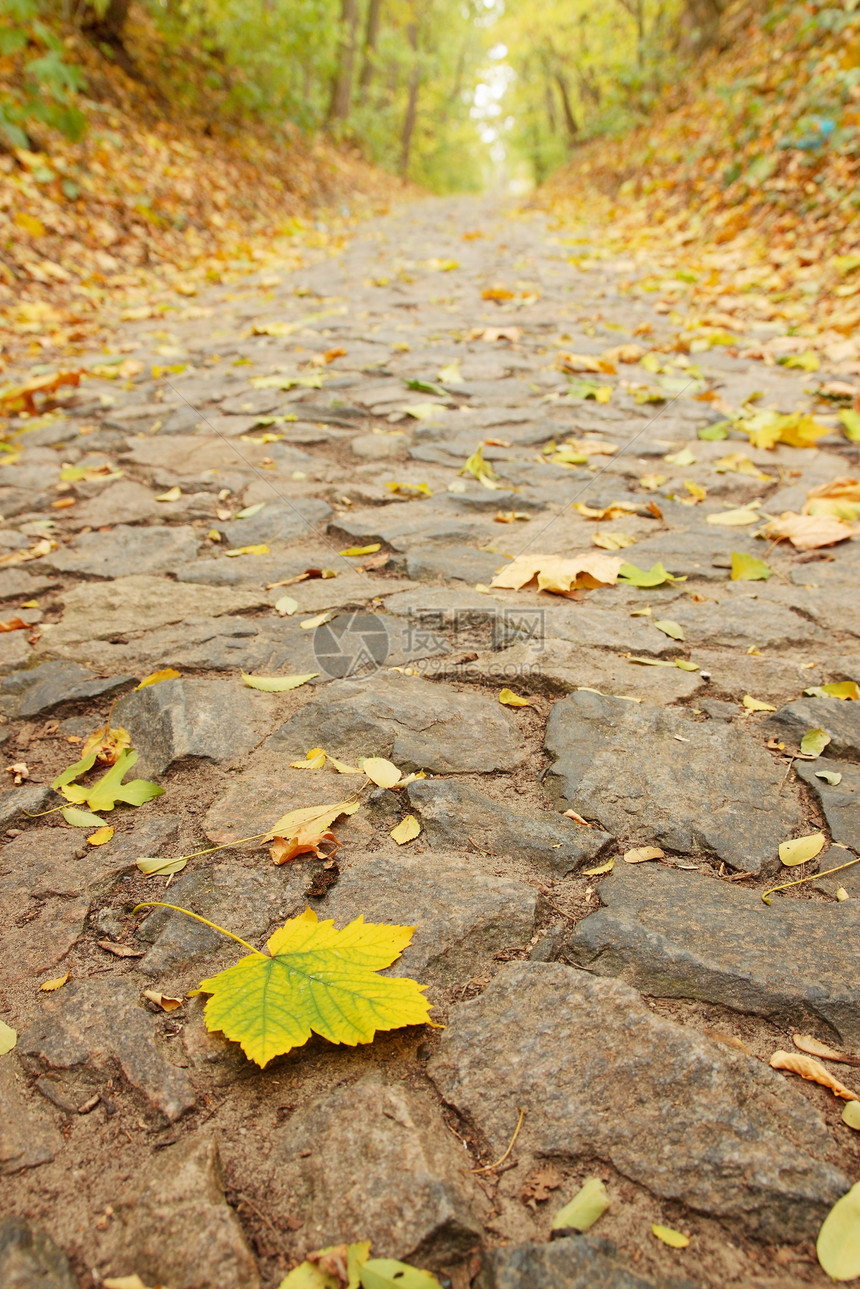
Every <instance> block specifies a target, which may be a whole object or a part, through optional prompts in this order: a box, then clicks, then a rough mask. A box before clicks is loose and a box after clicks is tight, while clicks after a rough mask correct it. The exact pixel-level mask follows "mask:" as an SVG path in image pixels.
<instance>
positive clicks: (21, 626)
mask: <svg viewBox="0 0 860 1289" xmlns="http://www.w3.org/2000/svg"><path fill="white" fill-rule="evenodd" d="M32 626H33V623H32V622H25V621H24V619H23V618H7V619H6V621H5V622H0V632H2V631H27V630H29V629H30V628H31V627H32Z"/></svg>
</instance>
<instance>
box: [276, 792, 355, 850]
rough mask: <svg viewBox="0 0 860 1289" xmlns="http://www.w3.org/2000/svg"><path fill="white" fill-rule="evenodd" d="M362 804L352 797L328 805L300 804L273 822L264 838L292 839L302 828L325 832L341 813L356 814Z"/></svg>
mask: <svg viewBox="0 0 860 1289" xmlns="http://www.w3.org/2000/svg"><path fill="white" fill-rule="evenodd" d="M360 805H361V802H360V801H359V800H357V799H356V798H355V797H350V798H349V799H348V800H347V801H335V802H334V803H333V804H331V805H327V806H300V807H299V809H298V810H288V811H287V813H286V814H285V815H281V817H280V819H279V820H278V821H277V823H275V824H272V827H271V828H270V829H269V831H268V832H267V833H266V836H265V837H264V838H263V840H264V841H271V840H272V838H273V837H282V838H283V839H284V841H290V840H291V839H292V838H293V837H295V836H296V835H297V834H298V833H299V832H300V831H302V830H308V831H315V832H325V830H326V828H330V827H331V826H332V824H333V823H334V821H335V819H337V818H338V816H339V815H354V814H355V812H356V810H358V808H359V806H360Z"/></svg>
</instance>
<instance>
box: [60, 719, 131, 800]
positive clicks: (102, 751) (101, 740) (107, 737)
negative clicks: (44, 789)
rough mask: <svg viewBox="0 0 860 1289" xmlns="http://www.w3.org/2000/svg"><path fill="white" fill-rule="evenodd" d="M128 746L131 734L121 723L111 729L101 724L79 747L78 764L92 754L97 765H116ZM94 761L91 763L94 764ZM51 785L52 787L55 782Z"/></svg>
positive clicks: (129, 745)
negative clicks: (79, 757) (79, 759)
mask: <svg viewBox="0 0 860 1289" xmlns="http://www.w3.org/2000/svg"><path fill="white" fill-rule="evenodd" d="M130 747H131V735H130V734H129V732H128V730H127V729H124V728H123V726H122V725H118V726H117V727H116V729H112V728H111V727H110V725H103V726H102V728H101V729H100V730H94V731H93V733H92V734H88V735H87V737H86V739H85V740H84V742H83V745H82V747H81V761H80V762H79V764H82V763H83V761H84V760H85V759H86V758H87V757H89V756H90V755H91V754H92V755H94V757H95V761H97V762H98V763H99V765H116V762H117V758H118V757H119V756H120V755H121V754H122V753H123V752H125V750H126V749H127V748H130ZM95 761H94V762H93V763H92V764H95ZM87 768H90V767H87ZM81 773H83V771H81ZM76 777H77V775H72V778H76ZM66 782H68V780H66ZM51 786H52V787H54V786H55V784H52V785H51Z"/></svg>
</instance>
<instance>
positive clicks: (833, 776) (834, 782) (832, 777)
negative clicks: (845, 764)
mask: <svg viewBox="0 0 860 1289" xmlns="http://www.w3.org/2000/svg"><path fill="white" fill-rule="evenodd" d="M815 777H816V779H823V780H824V782H825V783H829V784H830V786H831V788H837V787H838V786H839V784H840V783H841V782H842V775H841V774H840V773H839V771H838V770H816V771H815Z"/></svg>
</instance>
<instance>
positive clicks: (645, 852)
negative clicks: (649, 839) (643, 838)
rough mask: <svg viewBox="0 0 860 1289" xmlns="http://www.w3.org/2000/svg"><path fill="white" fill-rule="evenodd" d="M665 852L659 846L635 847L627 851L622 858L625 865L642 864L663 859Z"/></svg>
mask: <svg viewBox="0 0 860 1289" xmlns="http://www.w3.org/2000/svg"><path fill="white" fill-rule="evenodd" d="M665 858H666V855H665V852H664V851H662V850H661V849H660V847H659V846H637V847H636V848H635V849H634V850H628V851H627V853H626V854H625V856H624V863H625V864H644V863H645V861H646V860H648V859H665Z"/></svg>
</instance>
